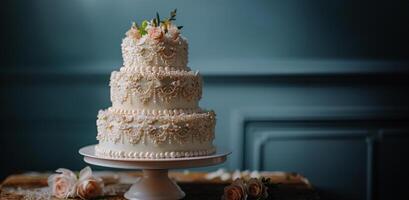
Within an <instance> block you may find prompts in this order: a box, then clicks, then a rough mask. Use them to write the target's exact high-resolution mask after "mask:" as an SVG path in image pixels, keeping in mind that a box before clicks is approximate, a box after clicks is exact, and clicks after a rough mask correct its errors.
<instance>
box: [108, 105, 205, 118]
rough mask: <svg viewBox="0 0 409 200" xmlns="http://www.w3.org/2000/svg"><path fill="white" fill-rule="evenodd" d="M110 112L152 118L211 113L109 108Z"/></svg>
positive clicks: (195, 109)
mask: <svg viewBox="0 0 409 200" xmlns="http://www.w3.org/2000/svg"><path fill="white" fill-rule="evenodd" d="M108 110H109V111H110V112H113V113H117V114H128V115H152V116H160V115H166V116H178V115H193V114H203V113H206V112H210V111H207V110H202V109H201V108H192V109H163V110H145V109H144V110H125V109H121V108H113V107H109V108H108Z"/></svg>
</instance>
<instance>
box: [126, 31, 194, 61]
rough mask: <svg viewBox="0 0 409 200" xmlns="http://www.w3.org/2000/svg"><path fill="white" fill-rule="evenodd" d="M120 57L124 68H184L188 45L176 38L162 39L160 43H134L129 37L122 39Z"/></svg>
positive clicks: (151, 41) (180, 38)
mask: <svg viewBox="0 0 409 200" xmlns="http://www.w3.org/2000/svg"><path fill="white" fill-rule="evenodd" d="M121 47H122V57H123V59H124V65H125V66H127V67H128V66H160V67H170V66H173V67H176V68H184V67H186V66H187V62H188V43H187V41H186V39H184V38H182V37H178V38H176V39H173V38H167V37H166V38H164V40H161V41H155V40H151V39H149V38H147V39H141V40H140V41H135V40H134V39H132V38H130V37H126V38H124V39H123V41H122V44H121Z"/></svg>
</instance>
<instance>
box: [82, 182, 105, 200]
mask: <svg viewBox="0 0 409 200" xmlns="http://www.w3.org/2000/svg"><path fill="white" fill-rule="evenodd" d="M103 187H104V186H103V183H102V181H101V180H98V179H96V178H94V177H91V178H88V179H86V180H83V181H80V182H79V183H78V185H77V195H78V196H79V197H80V198H81V199H91V198H95V197H98V196H100V195H102V188H103Z"/></svg>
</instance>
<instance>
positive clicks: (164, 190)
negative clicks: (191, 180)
mask: <svg viewBox="0 0 409 200" xmlns="http://www.w3.org/2000/svg"><path fill="white" fill-rule="evenodd" d="M124 196H125V198H127V199H132V200H140V199H158V200H159V199H161V200H162V199H181V198H183V197H185V193H184V192H183V191H182V190H181V189H180V187H179V186H178V185H177V184H176V183H175V182H174V181H172V180H171V179H170V178H169V177H168V170H167V169H144V170H143V177H142V178H141V179H140V180H139V181H138V182H137V183H135V184H133V185H132V186H131V188H130V189H129V191H128V192H126V193H125V195H124Z"/></svg>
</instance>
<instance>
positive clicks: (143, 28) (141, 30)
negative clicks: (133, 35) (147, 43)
mask: <svg viewBox="0 0 409 200" xmlns="http://www.w3.org/2000/svg"><path fill="white" fill-rule="evenodd" d="M147 26H148V21H146V20H143V22H142V24H141V26H140V27H139V28H138V30H139V34H141V35H142V36H143V35H146V34H148V32H147V31H146V27H147Z"/></svg>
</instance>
